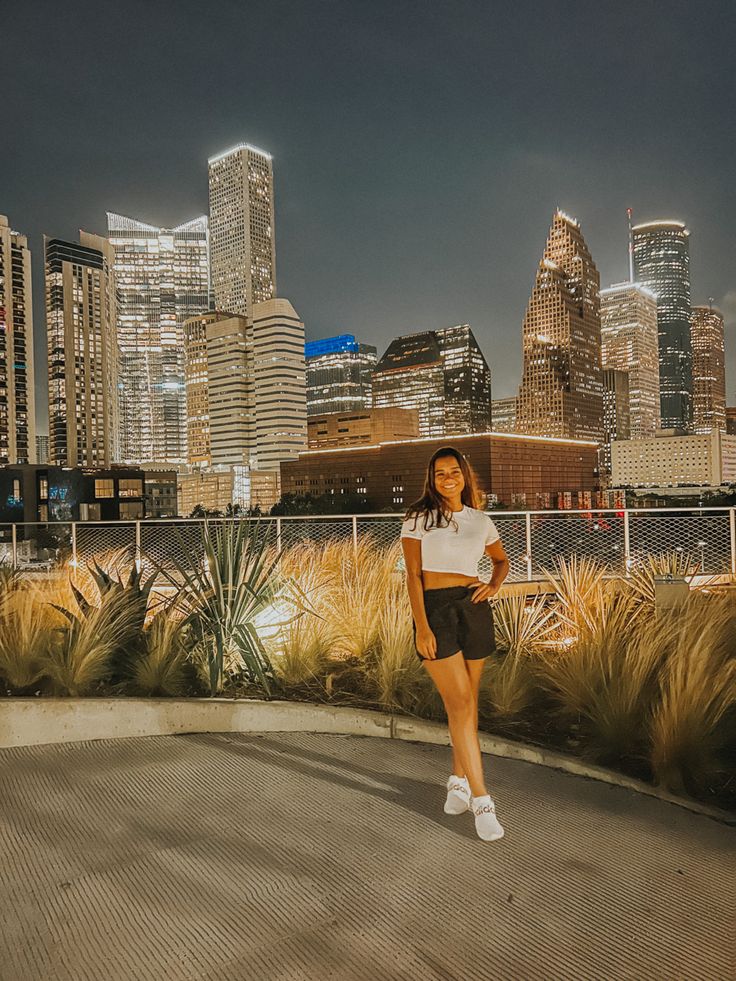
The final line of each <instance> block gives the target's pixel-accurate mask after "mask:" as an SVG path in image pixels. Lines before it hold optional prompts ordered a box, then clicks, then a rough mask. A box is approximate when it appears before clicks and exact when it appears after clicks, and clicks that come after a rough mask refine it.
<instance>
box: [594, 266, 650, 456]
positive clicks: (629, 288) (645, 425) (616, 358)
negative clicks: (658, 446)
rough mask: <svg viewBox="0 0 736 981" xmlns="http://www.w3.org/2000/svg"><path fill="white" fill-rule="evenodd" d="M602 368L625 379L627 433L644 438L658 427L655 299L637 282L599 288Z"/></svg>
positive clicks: (635, 437) (636, 437)
mask: <svg viewBox="0 0 736 981" xmlns="http://www.w3.org/2000/svg"><path fill="white" fill-rule="evenodd" d="M601 359H602V366H603V369H604V370H606V369H612V370H614V371H625V372H627V373H628V378H629V410H630V415H631V420H630V422H631V436H632V438H634V439H646V438H648V437H650V436H654V434H655V432H656V431H657V429H658V428H659V351H658V345H657V301H656V299H655V297H654V294H653V293H652V292H651V290H649V289H647V288H646V287H644V286H641V285H639V284H638V283H617V284H615V285H614V286H610V287H609V288H608V289H605V290H601Z"/></svg>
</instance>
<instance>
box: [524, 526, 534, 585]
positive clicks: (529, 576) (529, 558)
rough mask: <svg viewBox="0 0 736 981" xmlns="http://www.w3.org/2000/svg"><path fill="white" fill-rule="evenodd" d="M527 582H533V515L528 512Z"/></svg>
mask: <svg viewBox="0 0 736 981" xmlns="http://www.w3.org/2000/svg"><path fill="white" fill-rule="evenodd" d="M525 517H526V581H527V582H531V581H532V514H531V511H527V512H526V516H525Z"/></svg>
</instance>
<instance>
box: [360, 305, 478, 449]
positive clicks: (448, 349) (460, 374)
mask: <svg viewBox="0 0 736 981" xmlns="http://www.w3.org/2000/svg"><path fill="white" fill-rule="evenodd" d="M373 405H374V407H375V408H377V409H381V408H386V407H389V406H396V407H398V408H404V409H417V410H418V412H419V433H420V435H421V436H444V435H450V434H452V433H483V432H488V431H489V430H490V428H491V371H490V368H489V367H488V364H487V362H486V359H485V358H484V357H483V352H482V351H481V349H480V347H479V346H478V342H477V341H476V339H475V336H474V334H473V331H472V330H471V328H470V326H469V325H468V324H458V325H457V326H456V327H444V328H442V329H441V330H427V331H421V332H419V333H417V334H405V335H403V336H402V337H397V338H395V339H394V340H393V341H391V343H390V344H389V346H388V348H387V349H386V351H385V352H384V354H383V356H382V357H381V359H380V360H379V362H378V364H377V366H376V370H375V371H374V373H373Z"/></svg>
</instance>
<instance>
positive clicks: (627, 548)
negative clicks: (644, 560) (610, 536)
mask: <svg viewBox="0 0 736 981" xmlns="http://www.w3.org/2000/svg"><path fill="white" fill-rule="evenodd" d="M630 568H631V539H630V537H629V509H628V508H625V509H624V575H625V576H628V574H629V569H630Z"/></svg>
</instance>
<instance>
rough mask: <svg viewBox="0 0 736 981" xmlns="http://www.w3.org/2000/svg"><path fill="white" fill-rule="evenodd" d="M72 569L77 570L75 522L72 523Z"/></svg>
mask: <svg viewBox="0 0 736 981" xmlns="http://www.w3.org/2000/svg"><path fill="white" fill-rule="evenodd" d="M72 568H73V569H76V568H77V522H76V521H72Z"/></svg>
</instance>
